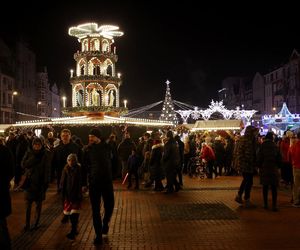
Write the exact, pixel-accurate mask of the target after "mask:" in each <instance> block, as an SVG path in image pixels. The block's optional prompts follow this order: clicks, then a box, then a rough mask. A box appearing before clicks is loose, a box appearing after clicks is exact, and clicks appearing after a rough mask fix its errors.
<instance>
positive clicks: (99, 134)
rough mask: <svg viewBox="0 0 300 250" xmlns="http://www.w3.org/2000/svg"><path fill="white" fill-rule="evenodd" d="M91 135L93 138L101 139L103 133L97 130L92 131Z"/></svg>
mask: <svg viewBox="0 0 300 250" xmlns="http://www.w3.org/2000/svg"><path fill="white" fill-rule="evenodd" d="M89 135H93V136H95V137H97V138H99V139H101V132H100V130H99V129H97V128H93V129H91V130H90V132H89Z"/></svg>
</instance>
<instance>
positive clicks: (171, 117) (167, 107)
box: [159, 80, 178, 124]
mask: <svg viewBox="0 0 300 250" xmlns="http://www.w3.org/2000/svg"><path fill="white" fill-rule="evenodd" d="M166 84H167V89H166V95H165V100H164V103H163V107H162V111H161V115H160V118H159V119H160V120H162V121H168V122H172V123H173V124H177V123H178V119H177V116H176V113H175V111H174V104H173V101H172V97H171V91H170V86H169V84H170V82H169V81H168V80H167V81H166Z"/></svg>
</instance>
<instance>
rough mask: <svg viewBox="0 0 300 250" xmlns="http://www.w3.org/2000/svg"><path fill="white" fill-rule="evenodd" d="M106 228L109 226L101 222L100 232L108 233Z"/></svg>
mask: <svg viewBox="0 0 300 250" xmlns="http://www.w3.org/2000/svg"><path fill="white" fill-rule="evenodd" d="M108 230H109V226H108V223H106V222H103V226H102V231H101V232H102V234H108Z"/></svg>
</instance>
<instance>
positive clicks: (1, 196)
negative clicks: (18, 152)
mask: <svg viewBox="0 0 300 250" xmlns="http://www.w3.org/2000/svg"><path fill="white" fill-rule="evenodd" d="M0 162H1V175H0V203H1V206H0V249H11V243H10V237H9V232H8V228H7V223H6V217H7V216H9V215H10V214H11V199H10V194H9V188H10V180H11V179H12V178H13V176H14V174H13V167H14V160H13V155H12V153H11V152H10V150H9V149H8V148H7V147H6V146H5V145H4V140H2V139H0Z"/></svg>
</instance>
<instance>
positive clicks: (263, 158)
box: [257, 132, 281, 211]
mask: <svg viewBox="0 0 300 250" xmlns="http://www.w3.org/2000/svg"><path fill="white" fill-rule="evenodd" d="M257 162H258V167H259V174H260V181H261V184H262V185H263V199H264V208H265V209H268V207H269V206H268V191H269V186H271V190H272V210H273V211H277V210H278V209H277V187H278V184H279V167H280V164H281V155H280V152H279V149H278V147H277V146H276V144H275V143H274V141H273V133H272V132H268V133H267V134H266V136H265V139H264V141H263V143H262V144H261V146H260V148H259V150H258V153H257Z"/></svg>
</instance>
